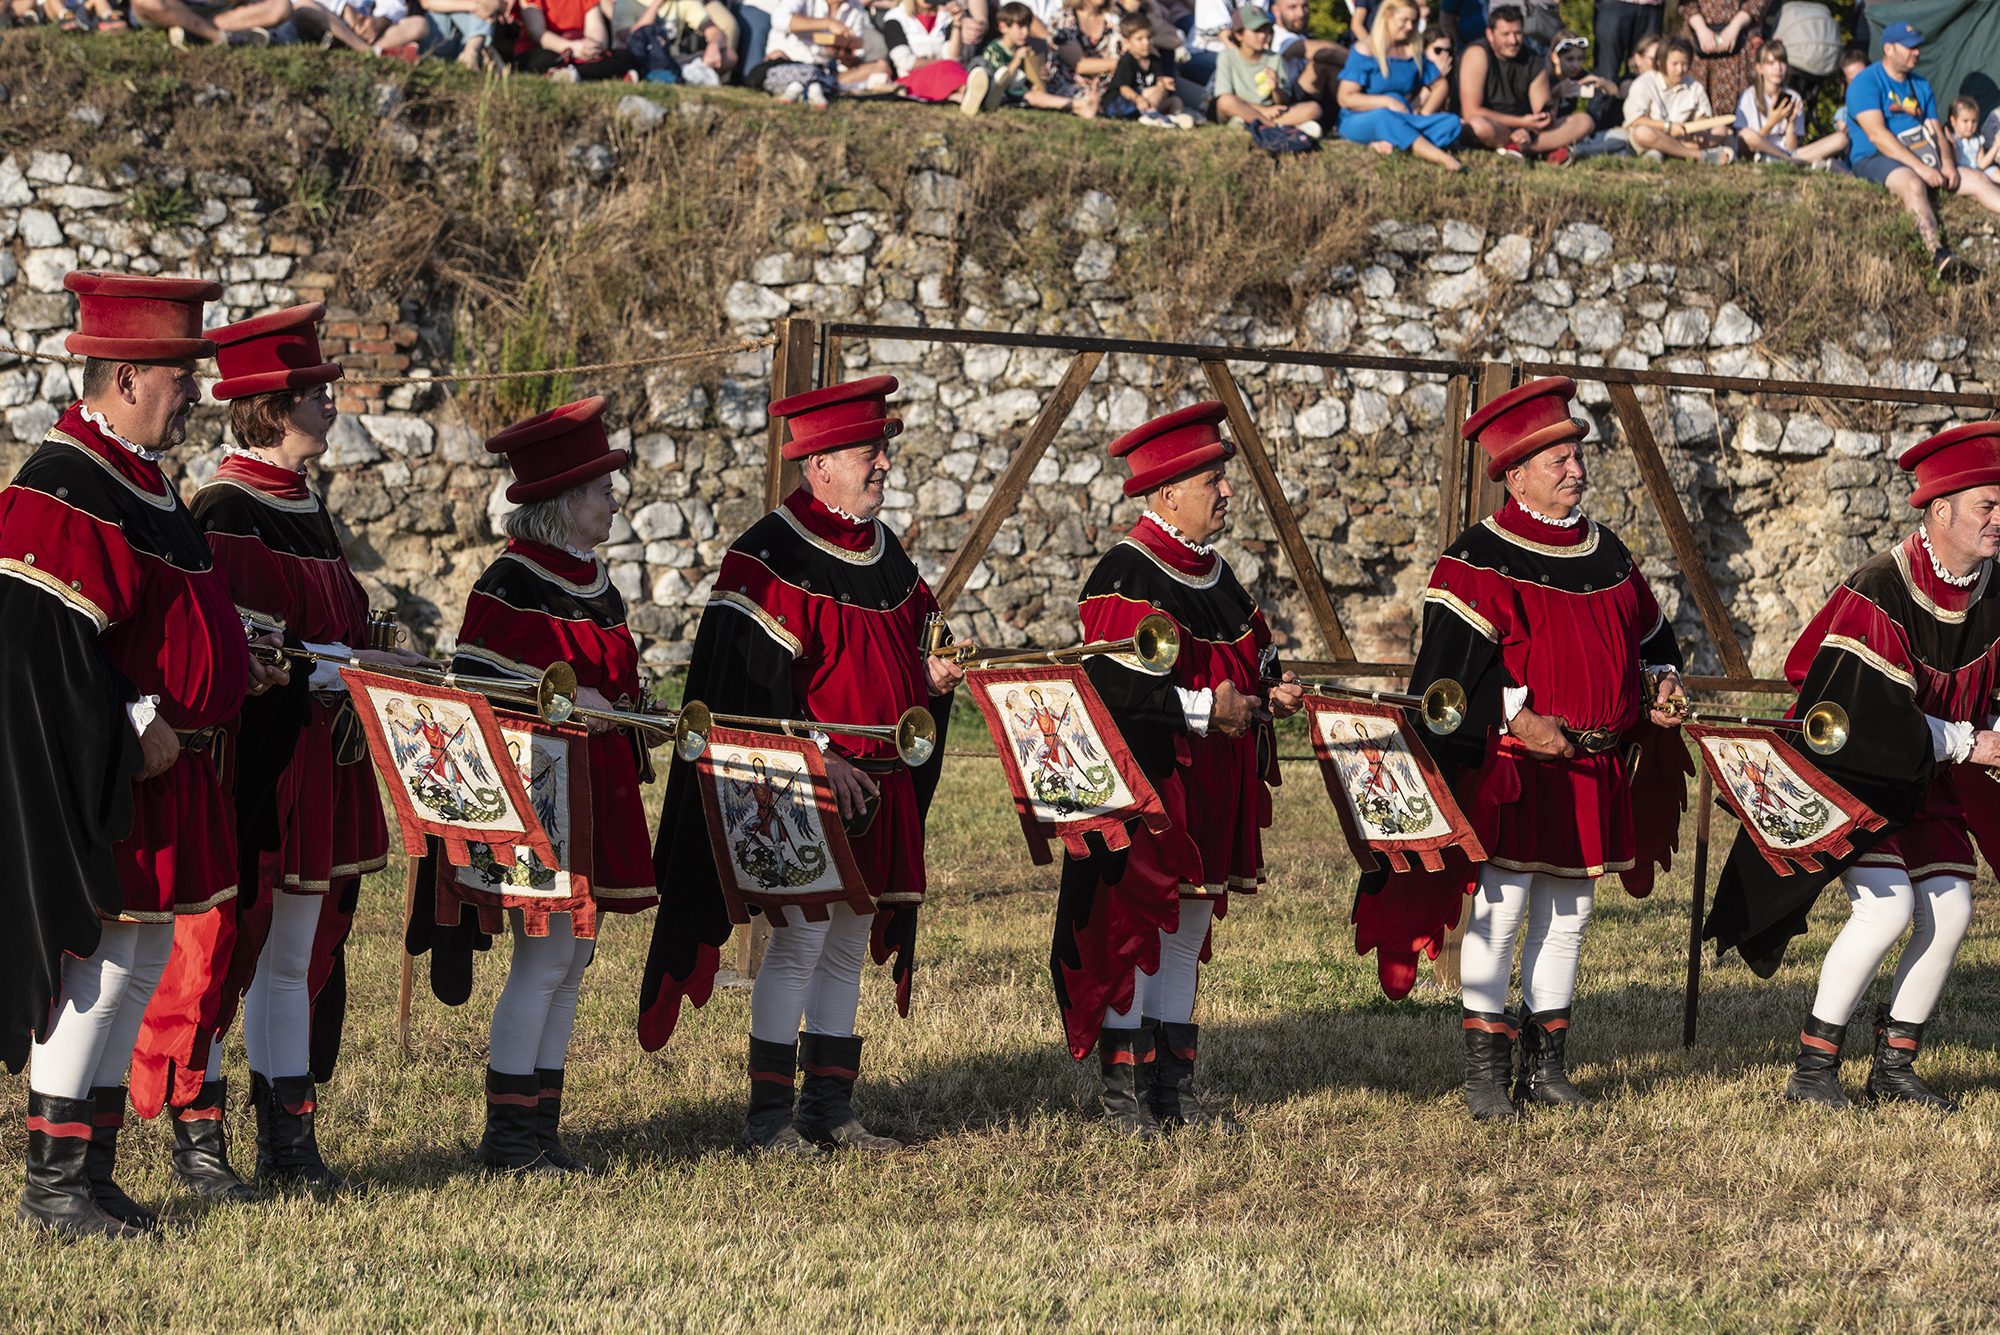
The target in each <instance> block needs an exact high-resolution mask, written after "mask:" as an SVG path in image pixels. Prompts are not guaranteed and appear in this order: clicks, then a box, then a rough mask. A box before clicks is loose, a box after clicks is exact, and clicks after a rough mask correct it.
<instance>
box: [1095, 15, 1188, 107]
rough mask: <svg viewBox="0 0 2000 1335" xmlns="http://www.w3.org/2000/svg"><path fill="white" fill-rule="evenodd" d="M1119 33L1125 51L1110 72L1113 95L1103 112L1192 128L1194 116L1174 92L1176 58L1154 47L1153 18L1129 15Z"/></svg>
mask: <svg viewBox="0 0 2000 1335" xmlns="http://www.w3.org/2000/svg"><path fill="white" fill-rule="evenodd" d="M1118 36H1119V38H1120V39H1121V40H1122V42H1123V43H1124V46H1125V50H1124V53H1123V54H1122V55H1120V56H1119V57H1118V68H1117V69H1116V70H1114V71H1112V74H1111V89H1112V94H1113V96H1112V98H1111V100H1110V101H1109V102H1106V103H1105V104H1104V114H1105V115H1106V116H1108V117H1111V118H1112V119H1114V120H1138V121H1141V122H1144V123H1145V124H1147V125H1157V126H1164V127H1166V128H1167V129H1181V130H1192V129H1193V128H1194V117H1193V116H1190V115H1188V114H1187V111H1186V109H1185V108H1183V107H1182V105H1181V99H1180V97H1179V96H1178V95H1177V94H1176V93H1175V91H1174V63H1173V60H1172V59H1171V58H1170V57H1169V56H1168V55H1167V53H1166V52H1164V51H1156V50H1154V49H1153V23H1152V20H1151V19H1149V18H1148V17H1147V16H1146V15H1144V14H1127V15H1126V16H1125V17H1124V18H1123V19H1120V20H1119V22H1118Z"/></svg>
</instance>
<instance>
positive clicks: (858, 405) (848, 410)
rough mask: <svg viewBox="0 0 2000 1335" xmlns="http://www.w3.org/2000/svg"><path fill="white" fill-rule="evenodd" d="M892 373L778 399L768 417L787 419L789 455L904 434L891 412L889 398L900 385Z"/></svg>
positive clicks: (817, 452)
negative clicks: (789, 431) (890, 414)
mask: <svg viewBox="0 0 2000 1335" xmlns="http://www.w3.org/2000/svg"><path fill="white" fill-rule="evenodd" d="M898 383H900V382H898V381H897V379H896V377H894V376H892V375H871V376H869V377H868V378H867V379H866V380H852V381H849V382H848V383H847V384H844V385H828V386H827V387H826V388H825V389H815V390H809V391H808V392H806V393H804V394H794V395H792V396H791V397H790V398H785V399H779V400H778V401H777V402H776V403H773V404H772V405H771V408H770V412H771V416H773V417H784V418H789V419H790V421H791V428H792V438H791V439H790V440H788V441H786V442H785V457H786V458H787V459H803V458H805V457H806V456H807V455H809V454H824V453H825V452H826V451H828V450H840V449H845V448H847V447H848V446H849V445H863V444H866V443H867V442H869V441H871V440H888V439H890V438H892V437H895V436H900V435H902V434H903V420H902V419H901V418H900V417H891V416H889V404H888V398H889V396H890V395H891V394H894V393H895V392H896V386H897V385H898Z"/></svg>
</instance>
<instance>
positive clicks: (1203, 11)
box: [1179, 0, 1236, 89]
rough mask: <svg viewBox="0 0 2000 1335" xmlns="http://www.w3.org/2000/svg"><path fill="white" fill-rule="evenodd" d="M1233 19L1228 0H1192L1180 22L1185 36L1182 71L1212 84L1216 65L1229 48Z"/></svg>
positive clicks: (1233, 12) (1200, 81) (1207, 83)
mask: <svg viewBox="0 0 2000 1335" xmlns="http://www.w3.org/2000/svg"><path fill="white" fill-rule="evenodd" d="M1235 22H1236V14H1235V11H1234V10H1232V9H1231V8H1230V7H1229V0H1194V5H1193V7H1192V8H1191V9H1190V10H1189V11H1188V14H1187V17H1186V19H1184V20H1183V21H1182V22H1181V23H1180V25H1179V26H1180V30H1181V35H1182V36H1183V37H1185V38H1186V39H1187V43H1186V47H1185V49H1184V50H1183V52H1182V56H1181V72H1182V73H1183V74H1185V75H1186V76H1187V77H1188V78H1190V79H1192V80H1194V81H1195V82H1196V83H1198V84H1202V85H1204V86H1206V87H1208V88H1210V89H1213V87H1214V85H1215V67H1216V66H1217V65H1219V64H1221V63H1222V53H1223V52H1224V51H1227V50H1228V49H1229V34H1230V31H1231V28H1232V26H1233V25H1234V24H1235Z"/></svg>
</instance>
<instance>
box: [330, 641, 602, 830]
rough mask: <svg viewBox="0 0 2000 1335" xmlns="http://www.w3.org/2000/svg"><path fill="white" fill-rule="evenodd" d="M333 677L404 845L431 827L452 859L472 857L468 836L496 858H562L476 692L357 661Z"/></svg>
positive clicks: (487, 709)
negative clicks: (364, 739) (346, 698)
mask: <svg viewBox="0 0 2000 1335" xmlns="http://www.w3.org/2000/svg"><path fill="white" fill-rule="evenodd" d="M340 675H341V677H342V678H343V679H344V680H345V681H346V682H347V689H348V692H349V694H350V695H351V696H352V697H353V700H354V710H355V713H356V714H357V715H359V716H360V719H361V726H362V729H363V731H365V732H366V733H367V734H368V749H369V752H370V753H371V754H372V755H373V756H374V757H375V764H376V767H377V768H378V769H380V770H381V772H382V777H383V779H384V781H385V786H386V787H387V788H388V789H389V800H390V801H391V802H392V803H394V804H395V807H396V820H397V823H398V824H399V825H401V826H402V830H403V851H404V852H406V853H408V854H409V855H410V856H411V857H422V856H423V854H424V836H425V835H436V836H437V837H438V838H439V839H440V840H442V841H443V843H444V848H445V856H446V857H447V858H448V859H449V860H450V862H451V863H452V865H453V866H458V867H463V866H466V865H468V864H469V863H470V862H471V860H472V852H471V845H472V844H475V843H477V844H482V845H485V846H486V848H487V850H488V854H489V856H490V857H491V858H492V859H493V860H494V861H495V862H497V863H500V864H501V865H504V866H511V865H513V863H514V860H515V849H516V848H522V849H528V850H532V851H533V853H534V854H535V856H536V857H538V858H540V859H541V860H542V862H543V863H544V864H545V865H548V866H552V867H553V866H561V865H562V859H561V858H560V857H558V856H557V854H556V850H555V846H554V845H553V844H552V843H551V842H550V840H549V836H548V833H547V831H545V830H544V829H543V828H542V823H541V821H540V820H539V819H538V818H537V817H536V815H535V810H534V804H533V801H532V800H531V799H530V797H529V795H528V792H527V789H526V788H525V787H523V786H522V782H521V772H520V767H519V766H518V765H517V764H516V763H515V762H514V760H513V758H512V756H510V755H509V753H508V750H507V739H506V737H505V736H504V735H503V733H502V731H501V728H500V723H499V721H498V720H497V719H495V718H494V717H493V710H492V708H491V706H489V705H488V704H487V703H486V699H485V697H484V696H481V695H476V694H473V693H471V692H468V691H455V690H452V689H450V688H449V687H444V686H430V685H425V684H423V683H421V682H414V681H405V680H403V679H401V678H399V677H385V676H382V675H380V674H378V673H373V672H364V671H362V670H361V669H359V668H342V669H341V670H340Z"/></svg>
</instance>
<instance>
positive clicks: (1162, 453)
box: [1110, 399, 1236, 496]
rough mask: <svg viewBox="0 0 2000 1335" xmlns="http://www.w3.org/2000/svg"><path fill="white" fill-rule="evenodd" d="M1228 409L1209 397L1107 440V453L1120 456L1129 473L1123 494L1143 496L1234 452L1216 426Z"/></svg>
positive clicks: (1227, 412)
mask: <svg viewBox="0 0 2000 1335" xmlns="http://www.w3.org/2000/svg"><path fill="white" fill-rule="evenodd" d="M1228 416H1229V410H1228V409H1227V408H1225V407H1223V406H1222V405H1221V404H1220V403H1218V402H1216V401H1215V400H1213V399H1210V400H1209V401H1208V402H1206V403H1197V404H1192V405H1190V406H1189V407H1186V408H1182V409H1181V410H1180V411H1178V412H1171V413H1168V414H1167V415H1166V416H1165V417H1155V418H1154V419H1153V420H1152V421H1150V422H1148V423H1146V425H1144V426H1142V427H1136V428H1134V429H1133V430H1131V431H1127V432H1126V433H1125V434H1124V435H1122V436H1120V437H1119V438H1118V439H1116V440H1114V441H1112V442H1111V447H1110V448H1111V457H1112V458H1114V459H1124V460H1125V463H1126V465H1127V466H1128V467H1129V468H1131V470H1132V476H1131V477H1129V478H1127V479H1125V494H1126V495H1127V496H1143V495H1145V494H1146V493H1147V492H1149V491H1151V490H1152V489H1153V488H1155V487H1157V486H1159V485H1160V484H1162V483H1164V482H1172V481H1173V480H1174V479H1175V478H1177V477H1181V476H1184V475H1185V474H1188V473H1192V472H1194V470H1195V469H1197V468H1200V467H1202V466H1203V465H1205V464H1212V463H1214V462H1215V461H1216V460H1218V459H1228V458H1232V457H1234V455H1235V454H1236V445H1235V443H1234V442H1232V441H1227V440H1224V439H1223V438H1222V432H1221V431H1219V430H1217V429H1216V428H1218V427H1219V426H1221V425H1222V422H1223V420H1224V419H1225V418H1227V417H1228Z"/></svg>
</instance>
